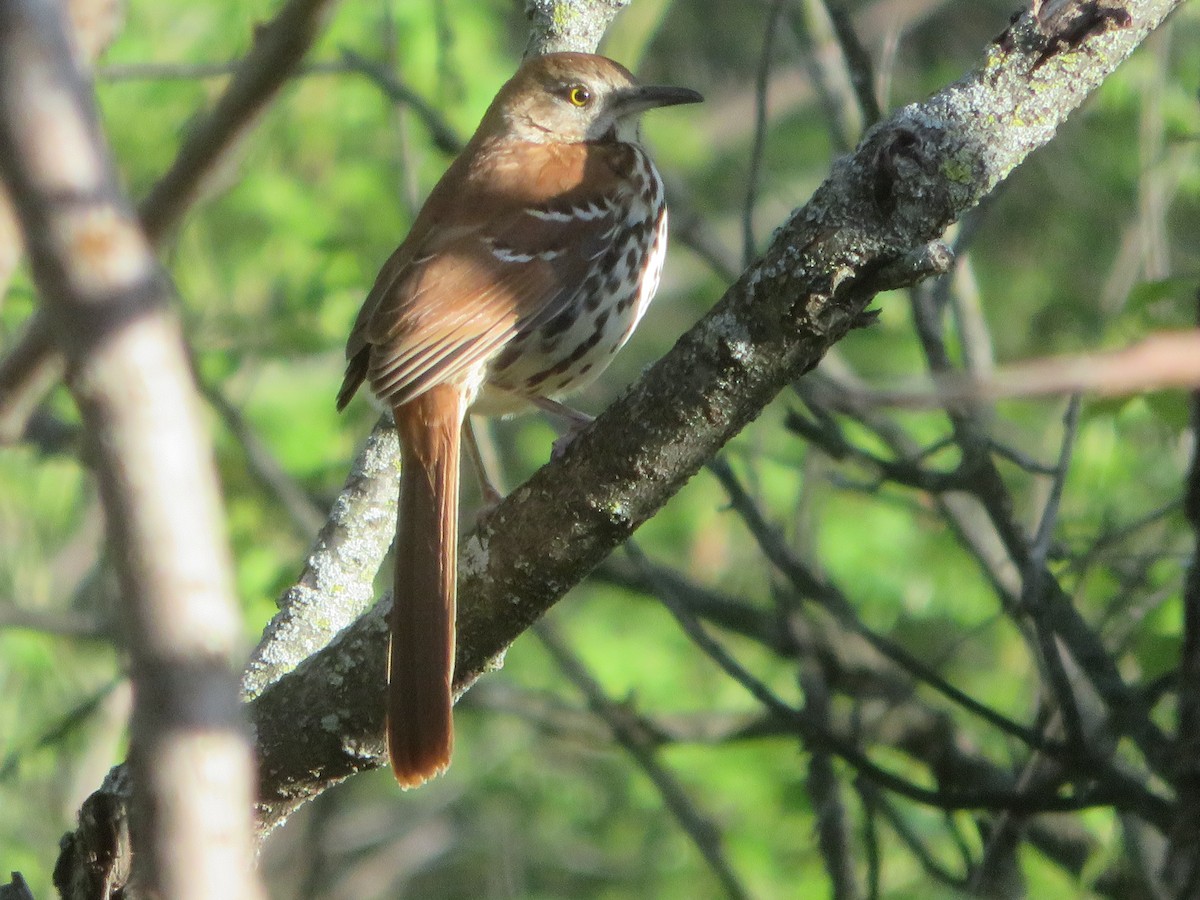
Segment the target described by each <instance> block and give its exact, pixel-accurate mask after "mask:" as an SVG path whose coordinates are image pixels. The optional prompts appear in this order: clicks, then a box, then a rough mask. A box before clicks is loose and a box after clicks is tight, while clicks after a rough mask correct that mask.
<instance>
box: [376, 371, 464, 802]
mask: <svg viewBox="0 0 1200 900" xmlns="http://www.w3.org/2000/svg"><path fill="white" fill-rule="evenodd" d="M465 415H466V398H465V396H464V393H463V391H462V390H461V388H457V387H454V386H451V385H438V386H436V387H434V388H431V389H430V390H429V391H427V392H426V393H424V394H422V395H421V396H420V397H417V398H416V399H415V400H411V401H409V402H408V403H405V404H402V405H400V406H397V407H396V408H395V416H396V427H397V430H398V431H399V435H400V448H401V465H402V466H403V468H402V469H401V472H400V509H399V520H398V523H397V526H396V546H395V550H394V555H395V560H396V575H395V586H394V591H393V605H392V618H391V633H392V640H391V648H390V650H389V653H388V695H387V697H388V698H387V744H388V756H389V757H390V758H391V762H392V771H393V773H394V774H395V776H396V780H397V781H398V782H399V783H400V785H401V786H402V787H414V786H416V785H418V784H421V783H422V782H424V781H427V780H428V779H430V778H432V777H433V776H435V775H437V774H439V773H441V772H442V771H444V770H445V768H446V767H447V766H448V765H449V764H450V753H451V750H452V749H453V747H454V724H453V720H452V718H451V711H450V710H451V703H452V694H451V684H452V679H453V675H454V617H455V593H456V569H457V562H458V476H459V443H460V437H461V433H462V426H463V418H464V416H465Z"/></svg>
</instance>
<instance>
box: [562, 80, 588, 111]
mask: <svg viewBox="0 0 1200 900" xmlns="http://www.w3.org/2000/svg"><path fill="white" fill-rule="evenodd" d="M567 100H569V101H570V103H571V105H572V106H587V105H588V104H589V103H591V102H592V92H591V91H589V90H588V89H587V88H586V87H584V86H583V85H582V84H577V85H575V86H574V87H572V88H570V89H569V90H568V91H567Z"/></svg>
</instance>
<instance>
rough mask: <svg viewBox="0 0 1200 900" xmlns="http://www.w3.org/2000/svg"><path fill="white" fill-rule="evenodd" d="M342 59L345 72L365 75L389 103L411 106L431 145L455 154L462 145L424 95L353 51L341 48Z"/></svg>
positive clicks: (384, 68)
mask: <svg viewBox="0 0 1200 900" xmlns="http://www.w3.org/2000/svg"><path fill="white" fill-rule="evenodd" d="M342 59H343V60H344V61H345V63H346V67H347V70H348V71H351V72H357V73H358V74H360V75H365V76H366V77H367V78H369V79H370V80H371V82H372V83H373V84H375V85H377V86H378V87H379V89H380V90H382V91H383V92H384V94H386V95H387V97H388V99H389V100H391V101H392V102H393V103H402V104H404V105H405V106H407V107H408V108H409V109H411V110H412V111H413V112H414V113H415V114H416V116H417V118H418V119H420V120H421V121H422V122H423V123H424V125H425V127H426V128H427V129H429V136H430V137H431V138H432V139H433V144H434V146H435V147H437V148H438V149H439V150H441V151H442V152H443V153H448V154H454V153H458V151H460V150H461V149H462V148H463V143H464V142H463V139H462V137H460V136H459V134H458V133H457V132H456V131H455V130H454V129H453V128H452V127H450V123H448V122H447V121H446V120H445V118H444V117H443V116H442V114H441V113H440V112H438V111H437V110H436V109H435V108H434V107H433V106H432V105H431V104H430V103H429V101H427V100H426V99H425V98H424V97H422V96H421V95H420V94H418V93H417V92H416V91H414V90H413V89H412V88H410V87H409V86H408V85H406V84H404V83H403V82H401V81H400V80H399V79H397V78H396V76H395V74H394V73H392V72H391V71H389V70H388V69H387V68H386V67H384V66H382V65H380V64H379V63H376V62H372V61H371V60H369V59H367V58H366V57H365V56H362V55H360V54H358V53H355V52H354V51H353V50H349V49H343V50H342Z"/></svg>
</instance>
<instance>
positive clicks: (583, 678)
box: [533, 620, 750, 898]
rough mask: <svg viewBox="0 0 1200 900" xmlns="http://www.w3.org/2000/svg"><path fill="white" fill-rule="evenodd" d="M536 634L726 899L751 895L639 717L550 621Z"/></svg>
mask: <svg viewBox="0 0 1200 900" xmlns="http://www.w3.org/2000/svg"><path fill="white" fill-rule="evenodd" d="M533 632H534V634H536V635H537V636H538V639H539V640H540V641H541V642H542V646H544V647H545V648H546V650H547V651H548V652H549V653H550V656H551V657H552V658H553V659H554V661H555V663H556V664H557V665H558V668H559V670H560V671H562V673H563V674H564V675H566V676H567V678H568V679H569V680H570V681H571V683H572V684H574V685H575V686H576V687H577V688H579V690H580V691H582V692H583V696H584V697H585V698H586V700H587V704H588V707H589V708H590V709H591V710H592V712H594V713H595V714H596V715H598V716H599V717H600V718H602V719H603V720H604V722H605V723H606V724H607V725H608V727H609V729H610V730H611V731H612V735H613V738H614V739H616V741H617V743H619V744H620V745H621V746H622V747H624V748H625V750H626V752H628V753H629V755H630V756H631V757H633V760H634V762H636V763H637V764H638V766H639V767H640V768H641V769H642V771H643V772H645V773H646V777H648V778H649V779H650V781H651V783H652V784H653V785H654V787H655V789H656V790H657V791H658V793H659V795H660V796H661V797H662V799H663V804H664V805H665V806H666V808H667V810H668V811H669V812H670V813H671V815H673V816H674V817H675V820H676V821H677V822H678V823H679V826H680V828H682V829H683V832H684V833H685V834H686V835H687V836H688V837H689V838H690V839H691V841H692V843H693V844H695V846H696V849H697V850H699V851H700V855H701V857H702V858H703V859H704V862H705V864H706V865H707V866H708V867H709V869H711V870H712V873H713V874H714V875H715V876H716V877H717V881H718V882H719V883H720V885H721V887H722V888H723V889H724V891H725V894H726V896H728V897H734V898H742V897H749V896H750V894H749V893H748V892H747V890H746V888H745V887H744V886H743V885H742V883H741V881H740V880H739V879H738V877H737V873H735V872H734V871H733V868H732V867H731V866H730V864H729V860H728V859H726V857H725V850H724V848H723V847H722V846H721V832H720V830H719V829H718V828H717V826H716V823H714V822H713V821H712V819H710V818H709V817H708V816H706V815H704V814H703V813H702V812H701V811H700V810H699V809H698V808H697V806H696V803H695V801H693V800H692V798H690V797H689V796H688V795H687V792H686V791H685V790H684V789H683V786H682V785H681V784H679V782H678V781H677V780H676V779H675V776H674V775H672V774H671V772H670V771H669V770H668V769H667V768H666V767H665V766H664V765H662V763H660V762H659V760H658V758H657V757H656V756H655V752H654V751H655V744H656V742H655V741H654V740H652V739H651V738H649V737H648V736H647V734H646V728H645V726H644V725H642V724H641V723H640V722H639V720H638V716H637V715H636V713H634V712H633V711H631V710H628V709H626V708H624V707H622V706H620V705H619V704H617V703H614V702H613V701H612V700H610V699H609V698H608V697H607V696H606V695H605V693H604V689H603V688H602V687H601V686H600V684H599V683H598V682H597V681H596V680H595V679H594V678H593V677H592V675H591V673H590V672H588V670H587V668H586V667H585V666H584V664H583V662H582V660H580V659H579V657H578V656H577V655H576V654H575V652H574V651H572V650H571V648H570V647H569V646H567V644H566V642H565V641H564V640H563V638H562V637H561V636H560V635H559V634H558V632H557V631H556V630H555V629H554V628H553V627H552V626H551V625H550V624H549V623H548V622H546V621H544V620H543V621H541V622H538V623H537V624H536V625H534V626H533Z"/></svg>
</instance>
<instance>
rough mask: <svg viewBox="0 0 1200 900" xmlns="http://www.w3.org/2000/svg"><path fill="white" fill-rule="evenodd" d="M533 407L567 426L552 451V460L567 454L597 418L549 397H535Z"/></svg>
mask: <svg viewBox="0 0 1200 900" xmlns="http://www.w3.org/2000/svg"><path fill="white" fill-rule="evenodd" d="M533 405H534V406H536V407H537V408H538V409H540V410H542V411H543V412H547V413H549V414H550V415H551V416H552V417H554V418H555V419H557V420H558V421H559V422H562V423H563V424H564V425H565V430H564V431H563V433H562V434H560V435H559V436H558V440H556V441H555V442H554V446H553V447H552V448H551V450H550V458H551V459H558V458H559V457H561V456H562V455H563V454H564V453H566V452H567V448H568V447H570V446H571V442H572V441H574V440H575V438H577V437H578V436H579V433H580V432H581V431H583V429H585V428H587V427H588V426H589V425H591V424H592V423H593V422H595V421H596V417H595V416H589V415H588V414H587V413H585V412H580V411H579V410H577V409H573V408H572V407H570V406H567V405H566V404H565V403H559V402H558V401H557V400H551V399H550V398H549V397H534V398H533Z"/></svg>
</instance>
